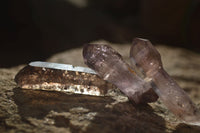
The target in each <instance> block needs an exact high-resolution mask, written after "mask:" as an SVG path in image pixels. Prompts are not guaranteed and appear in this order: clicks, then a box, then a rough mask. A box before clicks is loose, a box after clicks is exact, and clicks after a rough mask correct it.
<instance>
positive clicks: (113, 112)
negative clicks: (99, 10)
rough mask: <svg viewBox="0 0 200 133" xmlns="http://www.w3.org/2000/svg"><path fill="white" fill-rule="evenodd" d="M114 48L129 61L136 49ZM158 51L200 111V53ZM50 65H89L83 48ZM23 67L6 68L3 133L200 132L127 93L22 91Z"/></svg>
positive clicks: (0, 109) (0, 84)
mask: <svg viewBox="0 0 200 133" xmlns="http://www.w3.org/2000/svg"><path fill="white" fill-rule="evenodd" d="M100 42H101V43H107V42H105V41H100ZM112 46H113V47H114V48H115V49H116V50H117V51H119V52H120V53H121V54H122V55H123V56H124V58H125V59H126V60H128V55H129V49H130V45H128V44H126V45H125V44H124V45H122V44H121V45H114V44H112ZM157 48H158V50H159V52H160V53H161V56H162V60H163V63H164V67H165V69H166V70H167V72H169V74H170V75H172V76H173V77H174V79H175V80H176V81H177V82H178V83H179V84H180V86H181V87H182V88H183V89H184V90H185V91H186V92H187V93H188V94H189V96H190V97H191V98H192V100H193V101H194V102H195V104H197V105H198V106H199V107H200V71H199V70H200V54H195V53H192V52H191V51H187V50H184V49H181V48H171V47H167V46H164V45H158V46H157ZM48 61H51V62H58V63H70V64H73V65H81V66H84V64H83V59H82V49H81V48H78V49H72V50H69V51H66V52H63V53H59V54H57V55H55V56H53V57H51V58H49V59H48ZM23 66H24V65H22V66H18V67H14V68H9V69H3V68H1V69H0V132H1V133H3V132H8V133H13V132H27V133H29V132H30V133H32V132H39V133H40V132H49V133H51V132H52V133H53V132H58V133H62V132H65V133H68V132H69V133H70V132H74V133H77V132H81V133H82V132H87V133H88V132H97V133H98V132H99V133H102V132H106V133H108V132H109V133H110V132H113V133H116V132H131V133H138V132H143V133H150V132H151V133H163V132H167V133H168V132H173V133H180V132H181V133H189V132H194V133H199V132H200V127H198V126H191V125H186V124H182V123H180V122H179V121H178V120H177V119H176V118H175V117H174V115H173V114H171V113H170V112H169V111H168V110H167V109H166V108H165V106H164V105H163V104H162V102H160V101H157V102H155V103H151V104H148V105H141V106H138V107H134V106H133V105H132V104H131V103H130V102H128V100H127V98H126V97H125V96H123V95H118V96H116V95H115V96H113V97H94V96H85V95H67V94H64V93H61V92H47V91H36V90H23V89H20V88H17V86H16V83H15V82H14V80H13V79H14V76H15V75H16V73H17V72H18V71H19V70H20V69H21V68H22V67H23Z"/></svg>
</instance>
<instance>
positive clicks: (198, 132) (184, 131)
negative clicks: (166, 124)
mask: <svg viewBox="0 0 200 133" xmlns="http://www.w3.org/2000/svg"><path fill="white" fill-rule="evenodd" d="M173 133H200V126H193V125H187V124H184V123H181V124H179V125H178V126H176V130H175V131H174V132H173Z"/></svg>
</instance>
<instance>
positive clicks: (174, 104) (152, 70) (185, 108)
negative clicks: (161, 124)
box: [130, 38, 200, 125]
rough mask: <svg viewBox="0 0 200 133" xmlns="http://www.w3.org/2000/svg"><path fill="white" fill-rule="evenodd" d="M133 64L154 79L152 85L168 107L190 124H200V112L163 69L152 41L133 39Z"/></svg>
mask: <svg viewBox="0 0 200 133" xmlns="http://www.w3.org/2000/svg"><path fill="white" fill-rule="evenodd" d="M130 58H131V61H132V62H133V64H135V65H136V66H139V67H141V68H142V70H143V72H144V74H145V77H146V78H148V79H151V80H152V81H153V83H152V87H153V88H154V91H155V92H156V93H157V95H158V96H159V97H160V99H161V100H162V102H163V103H164V104H165V105H166V107H167V108H168V109H169V110H170V111H171V112H173V113H174V114H175V115H176V116H177V117H178V118H180V119H181V120H183V121H184V122H186V123H188V124H196V125H200V113H199V111H198V110H197V108H196V107H195V105H194V104H193V102H192V101H191V99H190V98H189V96H188V95H187V94H186V93H185V91H184V90H183V89H182V88H180V86H179V85H178V84H177V83H176V82H175V81H174V80H173V79H172V78H171V77H170V76H169V75H168V73H167V72H166V71H165V70H164V69H163V66H162V62H161V56H160V54H159V52H158V51H157V50H156V49H155V47H154V46H153V45H152V44H151V42H150V41H148V40H145V39H140V38H135V39H134V40H133V45H132V47H131V50H130Z"/></svg>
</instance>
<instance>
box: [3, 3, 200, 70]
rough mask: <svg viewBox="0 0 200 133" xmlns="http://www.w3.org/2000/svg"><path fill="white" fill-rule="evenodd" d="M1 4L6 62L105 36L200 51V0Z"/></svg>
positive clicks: (40, 57) (22, 61) (116, 40)
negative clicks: (147, 40)
mask: <svg viewBox="0 0 200 133" xmlns="http://www.w3.org/2000/svg"><path fill="white" fill-rule="evenodd" d="M0 10H1V21H0V46H1V47H0V67H12V66H16V65H19V64H25V63H28V62H30V61H34V60H45V59H46V58H48V57H50V56H51V55H53V54H55V53H58V52H61V51H65V50H67V49H72V48H75V47H81V46H82V45H83V44H84V43H88V42H90V41H94V40H99V39H104V40H107V41H110V42H113V43H122V44H123V43H131V41H132V39H133V38H134V37H141V38H147V39H149V40H151V41H152V42H153V43H154V44H165V45H171V46H176V47H182V48H186V49H189V50H193V51H195V52H197V53H199V52H200V42H199V40H198V39H199V38H200V1H199V0H184V1H183V0H173V1H169V0H162V1H161V0H6V1H1V4H0ZM66 58H67V57H66ZM80 58H82V57H80Z"/></svg>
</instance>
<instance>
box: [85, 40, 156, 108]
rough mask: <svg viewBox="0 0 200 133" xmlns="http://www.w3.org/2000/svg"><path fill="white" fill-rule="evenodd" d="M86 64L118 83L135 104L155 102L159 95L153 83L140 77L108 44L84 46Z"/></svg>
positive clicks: (111, 81)
mask: <svg viewBox="0 0 200 133" xmlns="http://www.w3.org/2000/svg"><path fill="white" fill-rule="evenodd" d="M83 57H84V62H85V64H87V65H88V67H90V68H92V69H93V70H95V72H96V73H97V74H98V75H99V76H100V77H102V78H103V79H104V80H107V81H108V82H110V83H113V84H114V85H116V86H117V87H118V88H119V89H120V90H121V91H122V92H123V93H124V94H125V95H126V96H128V98H129V99H130V100H131V101H132V103H133V104H139V103H147V102H154V101H156V100H157V98H158V96H157V95H156V93H155V92H154V91H153V89H152V88H151V84H150V83H149V82H148V83H147V82H146V81H144V80H143V79H142V78H141V77H139V76H138V75H137V74H136V73H135V71H134V70H133V69H132V68H131V67H130V66H129V65H128V64H127V63H125V62H124V60H123V59H122V57H121V55H120V54H119V53H118V52H116V51H115V50H114V49H112V48H111V47H110V46H108V45H98V44H96V45H95V44H87V45H85V46H84V48H83Z"/></svg>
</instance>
